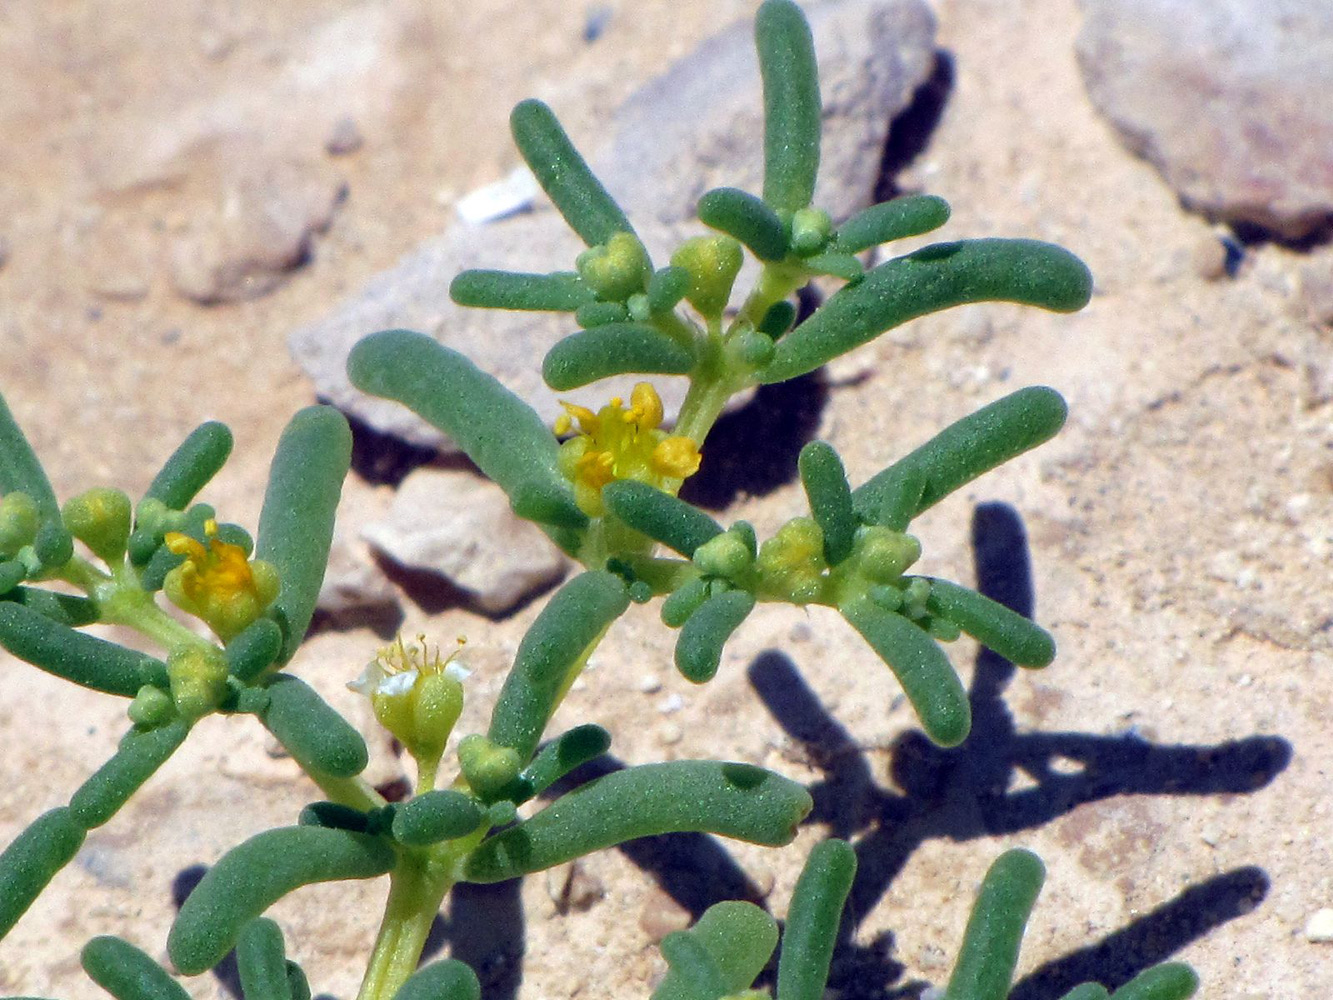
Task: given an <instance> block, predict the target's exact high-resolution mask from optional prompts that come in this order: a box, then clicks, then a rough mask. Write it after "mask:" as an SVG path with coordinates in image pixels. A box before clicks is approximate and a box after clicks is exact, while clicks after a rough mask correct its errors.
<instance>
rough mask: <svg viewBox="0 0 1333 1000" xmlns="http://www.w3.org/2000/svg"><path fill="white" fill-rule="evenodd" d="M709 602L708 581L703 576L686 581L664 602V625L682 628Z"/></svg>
mask: <svg viewBox="0 0 1333 1000" xmlns="http://www.w3.org/2000/svg"><path fill="white" fill-rule="evenodd" d="M706 600H708V581H707V580H705V579H704V578H703V577H701V576H696V577H693V578H692V579H690V580H687V581H685V583H683V584H681V585H680V587H679V588H677V589H676V590H675V591H674V592H673V593H671V594H669V595H668V596H667V599H666V600H665V601H663V602H662V624H663V625H665V626H667V627H668V628H680V627H681V626H682V625H684V624H685V623H686V622H687V621H689V620H690V615H692V614H694V613H695V612H696V611H698V610H699V607H700V605H702V604H703V602H704V601H706Z"/></svg>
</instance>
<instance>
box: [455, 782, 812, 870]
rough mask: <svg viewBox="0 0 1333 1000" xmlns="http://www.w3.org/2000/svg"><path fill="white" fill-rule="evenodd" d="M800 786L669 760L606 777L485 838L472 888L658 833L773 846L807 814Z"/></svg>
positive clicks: (473, 864)
mask: <svg viewBox="0 0 1333 1000" xmlns="http://www.w3.org/2000/svg"><path fill="white" fill-rule="evenodd" d="M811 807H812V802H811V799H810V795H809V793H808V792H806V790H805V789H804V788H802V787H801V786H800V785H798V784H796V783H795V782H794V781H789V780H787V779H786V778H783V777H781V776H779V775H777V774H773V773H772V772H770V771H765V770H763V769H762V768H758V767H754V766H752V765H749V764H728V763H722V762H719V761H701V760H691V761H672V762H670V763H665V764H645V765H643V766H641V767H631V768H627V769H625V770H623V771H617V772H614V773H612V774H608V775H606V776H605V777H602V778H598V779H597V780H596V781H591V782H589V783H588V784H586V785H584V786H582V787H581V788H578V789H577V790H575V791H573V792H570V793H569V794H568V795H565V796H562V797H561V798H559V799H556V801H555V802H553V803H552V804H551V805H549V806H547V807H546V808H545V809H543V810H542V811H541V812H539V813H537V814H536V815H535V816H533V817H532V818H531V819H529V820H527V821H525V822H523V823H520V824H518V826H515V827H512V828H510V829H508V830H505V831H504V832H503V833H500V834H497V835H496V836H494V837H491V838H490V839H489V840H486V841H484V842H483V843H482V845H481V846H480V847H479V848H478V849H477V850H476V852H475V853H474V854H473V855H472V856H471V857H470V858H469V859H468V861H467V864H466V866H465V868H464V877H465V878H466V879H467V880H468V881H471V882H503V881H505V880H506V879H511V878H515V877H517V876H519V875H526V874H529V873H531V872H535V871H541V870H543V869H545V868H550V867H553V866H554V865H558V864H563V863H564V862H566V861H569V860H572V859H573V858H580V857H583V856H584V855H585V854H589V853H591V852H593V851H597V850H601V849H602V848H605V847H613V846H615V845H616V844H621V843H624V842H625V841H627V840H634V839H635V838H637V837H650V836H655V835H657V834H661V833H684V832H694V833H714V834H718V835H720V836H724V837H732V838H735V839H737V840H745V841H749V842H750V843H755V844H766V845H769V846H773V847H777V846H781V845H783V844H787V843H790V842H791V840H792V838H793V837H795V836H796V828H797V826H798V824H799V823H800V822H801V820H803V819H804V818H805V817H806V815H807V814H808V813H809V812H810V809H811Z"/></svg>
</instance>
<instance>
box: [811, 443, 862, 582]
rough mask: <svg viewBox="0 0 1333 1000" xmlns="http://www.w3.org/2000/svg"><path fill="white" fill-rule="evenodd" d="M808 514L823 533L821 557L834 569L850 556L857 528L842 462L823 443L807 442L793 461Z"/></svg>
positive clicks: (829, 447)
mask: <svg viewBox="0 0 1333 1000" xmlns="http://www.w3.org/2000/svg"><path fill="white" fill-rule="evenodd" d="M797 465H798V467H799V468H800V472H801V483H802V485H803V486H804V487H805V496H806V499H807V500H809V501H810V513H811V515H812V516H813V517H814V519H815V523H816V524H818V525H819V528H820V530H821V531H822V532H823V533H824V558H825V559H827V560H828V564H829V565H830V566H836V565H838V563H840V562H842V561H843V560H844V559H846V558H847V557H848V556H849V555H851V554H852V543H853V542H855V541H856V529H857V526H858V522H857V518H856V512H855V510H853V508H852V488H851V487H850V486H849V485H848V484H847V475H846V473H845V472H844V471H843V467H842V459H841V458H839V457H838V453H837V452H836V451H834V450H833V447H832V446H831V445H829V444H827V443H826V442H824V441H811V442H810V443H809V444H807V445H806V446H805V447H804V448H802V449H801V454H800V456H799V457H798V458H797Z"/></svg>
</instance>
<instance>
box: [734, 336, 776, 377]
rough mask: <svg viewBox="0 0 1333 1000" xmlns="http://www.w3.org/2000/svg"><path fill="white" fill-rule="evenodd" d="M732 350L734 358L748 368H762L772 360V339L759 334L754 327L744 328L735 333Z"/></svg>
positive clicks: (773, 349) (773, 348)
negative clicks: (734, 353) (738, 359)
mask: <svg viewBox="0 0 1333 1000" xmlns="http://www.w3.org/2000/svg"><path fill="white" fill-rule="evenodd" d="M732 350H734V351H735V352H736V356H737V357H738V358H740V359H741V361H742V362H743V363H744V364H746V365H747V366H749V367H750V368H762V367H764V365H766V364H768V363H769V362H770V361H772V360H773V352H774V351H776V350H777V348H776V347H774V345H773V338H772V337H770V336H768V335H767V334H763V333H760V332H759V331H758V330H756V329H754V327H746V328H745V329H742V330H739V331H737V333H736V336H735V339H734V340H733V341H732Z"/></svg>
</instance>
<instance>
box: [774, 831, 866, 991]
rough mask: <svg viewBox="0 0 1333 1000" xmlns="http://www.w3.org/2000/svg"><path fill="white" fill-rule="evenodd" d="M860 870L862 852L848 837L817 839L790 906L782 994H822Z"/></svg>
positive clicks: (784, 935)
mask: <svg viewBox="0 0 1333 1000" xmlns="http://www.w3.org/2000/svg"><path fill="white" fill-rule="evenodd" d="M855 876H856V852H855V851H854V850H852V846H851V844H848V843H847V842H846V841H843V840H825V841H824V842H822V843H820V844H817V845H816V846H815V848H814V850H812V851H811V852H810V857H809V858H808V859H807V860H806V862H805V867H804V868H803V869H801V877H800V878H799V879H798V880H797V882H796V890H795V891H794V892H793V893H792V897H791V905H790V906H788V907H787V927H786V929H785V930H784V931H783V933H782V954H781V956H780V957H779V959H778V1000H821V998H822V997H823V996H824V985H825V984H826V983H827V981H828V971H829V962H830V961H832V959H833V945H834V944H835V943H836V942H837V939H838V924H839V923H840V922H841V920H842V907H843V904H844V903H845V902H846V901H847V894H848V893H849V892H851V890H852V879H853V878H854V877H855Z"/></svg>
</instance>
